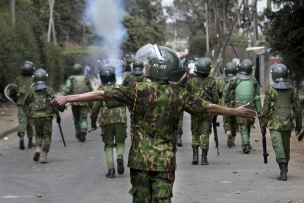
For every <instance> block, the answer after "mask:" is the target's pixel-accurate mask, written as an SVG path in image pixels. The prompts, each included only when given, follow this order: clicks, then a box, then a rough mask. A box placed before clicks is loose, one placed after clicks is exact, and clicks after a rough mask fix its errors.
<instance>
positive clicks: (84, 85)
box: [62, 64, 93, 142]
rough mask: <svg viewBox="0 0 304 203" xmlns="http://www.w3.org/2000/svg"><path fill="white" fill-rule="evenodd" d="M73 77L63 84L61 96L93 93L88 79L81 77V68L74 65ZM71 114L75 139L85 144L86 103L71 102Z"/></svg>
mask: <svg viewBox="0 0 304 203" xmlns="http://www.w3.org/2000/svg"><path fill="white" fill-rule="evenodd" d="M73 72H74V75H72V76H70V77H69V78H68V79H67V80H66V83H65V90H64V91H63V92H62V95H63V96H65V95H73V94H81V93H85V92H91V91H93V88H92V84H91V82H90V79H89V78H88V77H87V76H84V75H82V66H81V65H80V64H75V65H74V66H73ZM71 105H72V113H73V117H74V126H75V130H76V135H75V136H76V138H77V139H78V140H79V141H80V142H85V140H86V134H87V130H88V122H87V116H88V112H89V106H88V103H87V102H72V103H71Z"/></svg>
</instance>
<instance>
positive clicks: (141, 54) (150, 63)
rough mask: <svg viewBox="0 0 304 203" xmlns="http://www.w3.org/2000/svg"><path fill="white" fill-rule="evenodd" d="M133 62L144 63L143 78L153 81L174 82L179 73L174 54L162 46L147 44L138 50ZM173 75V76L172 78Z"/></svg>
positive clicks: (176, 58) (177, 78)
mask: <svg viewBox="0 0 304 203" xmlns="http://www.w3.org/2000/svg"><path fill="white" fill-rule="evenodd" d="M135 61H140V62H143V63H145V76H146V77H147V78H150V79H154V80H165V81H175V80H177V81H178V80H179V79H180V77H175V76H177V75H180V74H174V72H177V71H178V72H179V71H181V69H180V66H179V62H178V57H177V55H176V54H175V52H174V51H173V50H172V49H170V48H168V47H164V46H157V45H156V44H154V45H152V44H147V45H145V46H143V47H142V48H140V49H139V50H138V51H137V52H136V55H135ZM173 75H174V76H173Z"/></svg>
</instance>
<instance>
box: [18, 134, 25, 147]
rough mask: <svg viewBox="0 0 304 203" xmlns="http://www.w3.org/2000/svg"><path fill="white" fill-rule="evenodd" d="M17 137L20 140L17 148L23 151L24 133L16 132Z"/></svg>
mask: <svg viewBox="0 0 304 203" xmlns="http://www.w3.org/2000/svg"><path fill="white" fill-rule="evenodd" d="M18 136H19V138H20V143H19V148H20V149H21V150H24V149H25V147H24V133H23V132H18Z"/></svg>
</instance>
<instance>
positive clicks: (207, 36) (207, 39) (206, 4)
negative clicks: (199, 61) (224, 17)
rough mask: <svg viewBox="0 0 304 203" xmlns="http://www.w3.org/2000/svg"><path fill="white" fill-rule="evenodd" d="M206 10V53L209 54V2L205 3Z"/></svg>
mask: <svg viewBox="0 0 304 203" xmlns="http://www.w3.org/2000/svg"><path fill="white" fill-rule="evenodd" d="M205 10H206V52H207V53H209V25H208V0H206V1H205Z"/></svg>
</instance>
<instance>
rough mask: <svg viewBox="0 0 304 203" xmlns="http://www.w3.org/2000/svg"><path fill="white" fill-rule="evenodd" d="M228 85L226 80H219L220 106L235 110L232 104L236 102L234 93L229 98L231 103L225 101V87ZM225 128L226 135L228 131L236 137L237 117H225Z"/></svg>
mask: <svg viewBox="0 0 304 203" xmlns="http://www.w3.org/2000/svg"><path fill="white" fill-rule="evenodd" d="M227 84H228V82H226V81H225V78H221V79H219V80H218V84H217V85H218V92H219V99H220V100H219V104H220V105H221V106H226V107H229V108H234V105H233V103H231V102H230V101H232V100H234V97H233V96H234V95H233V93H232V94H231V96H230V97H229V102H227V103H225V100H224V90H225V87H226V85H227ZM223 127H224V131H225V133H226V132H227V131H230V132H231V134H232V136H236V131H237V128H238V125H237V121H236V117H235V116H223Z"/></svg>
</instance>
